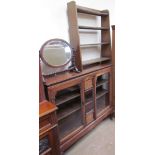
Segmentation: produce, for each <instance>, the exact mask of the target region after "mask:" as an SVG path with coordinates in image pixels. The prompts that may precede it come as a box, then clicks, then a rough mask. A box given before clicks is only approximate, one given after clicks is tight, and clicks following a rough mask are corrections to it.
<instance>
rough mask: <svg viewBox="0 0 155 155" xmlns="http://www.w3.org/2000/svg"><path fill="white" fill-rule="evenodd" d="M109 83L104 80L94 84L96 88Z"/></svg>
mask: <svg viewBox="0 0 155 155" xmlns="http://www.w3.org/2000/svg"><path fill="white" fill-rule="evenodd" d="M108 82H109V81H108V80H106V79H102V80H98V81H97V83H96V87H99V86H101V85H103V84H104V83H108Z"/></svg>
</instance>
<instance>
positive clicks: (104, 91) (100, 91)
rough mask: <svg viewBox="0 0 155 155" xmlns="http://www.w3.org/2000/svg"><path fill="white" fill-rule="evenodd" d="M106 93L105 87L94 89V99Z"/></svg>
mask: <svg viewBox="0 0 155 155" xmlns="http://www.w3.org/2000/svg"><path fill="white" fill-rule="evenodd" d="M107 93H109V91H108V90H105V89H103V88H101V89H97V90H96V99H98V98H100V97H102V96H104V95H105V94H107Z"/></svg>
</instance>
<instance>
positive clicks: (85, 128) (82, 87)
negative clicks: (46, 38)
mask: <svg viewBox="0 0 155 155" xmlns="http://www.w3.org/2000/svg"><path fill="white" fill-rule="evenodd" d="M78 13H82V14H88V15H93V16H100V17H101V26H100V27H92V26H84V25H78V20H77V14H78ZM68 18H69V32H70V42H71V45H72V47H73V48H74V50H75V51H76V52H75V53H76V54H75V55H74V58H75V64H76V67H77V68H78V69H79V70H80V71H81V72H73V71H69V70H67V71H66V72H60V73H59V74H57V75H56V74H54V75H49V76H43V79H44V82H43V83H44V87H43V85H41V88H42V89H41V90H42V91H43V90H44V91H45V92H46V95H44V94H42V92H41V93H40V100H41V101H42V100H43V99H44V100H45V96H46V99H47V100H48V101H49V102H50V103H48V104H47V105H50V104H51V106H53V108H54V109H53V108H52V107H51V108H49V109H50V110H49V109H48V110H47V109H46V112H44V113H41V115H40V119H39V121H40V142H39V144H40V150H39V151H40V154H41V155H59V154H63V153H64V152H65V151H66V150H67V149H68V148H69V147H70V146H71V145H73V144H74V143H75V142H77V141H78V140H79V139H80V138H81V137H83V136H84V135H85V134H87V133H88V132H89V131H90V130H92V129H93V128H95V127H96V126H97V125H98V124H99V123H100V122H101V121H102V120H104V119H105V118H106V117H108V116H111V115H112V114H113V112H114V90H113V87H114V75H113V74H114V68H115V67H114V53H112V52H111V39H110V22H109V11H108V10H103V11H99V10H94V9H90V8H86V7H81V6H78V5H76V3H75V2H69V3H68ZM79 29H83V30H99V31H101V42H100V43H92V44H83V45H81V44H80V37H79V35H80V34H79ZM92 46H100V49H101V51H100V52H101V53H100V57H99V58H97V59H96V58H95V59H91V60H88V61H82V50H81V48H83V47H92ZM113 49H114V46H113ZM113 51H114V50H113ZM40 81H41V84H42V78H40ZM41 105H42V104H41ZM41 105H40V106H41ZM40 109H42V108H40Z"/></svg>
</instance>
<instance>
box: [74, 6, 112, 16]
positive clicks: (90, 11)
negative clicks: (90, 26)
mask: <svg viewBox="0 0 155 155" xmlns="http://www.w3.org/2000/svg"><path fill="white" fill-rule="evenodd" d="M76 6H77V12H79V13H85V14H90V15H96V16H107V15H109V13H108V12H101V11H98V10H95V9H90V8H87V7H82V6H79V5H76Z"/></svg>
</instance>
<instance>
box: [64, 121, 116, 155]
mask: <svg viewBox="0 0 155 155" xmlns="http://www.w3.org/2000/svg"><path fill="white" fill-rule="evenodd" d="M65 155H115V120H114V119H113V120H110V119H109V118H107V119H106V120H104V121H103V122H102V123H101V124H100V125H98V126H97V127H96V128H95V129H94V130H92V131H91V132H90V133H88V134H87V135H86V136H84V137H83V138H82V139H80V140H79V141H78V142H77V143H76V144H74V145H73V146H72V147H71V148H70V149H69V150H67V151H66V152H65Z"/></svg>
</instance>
